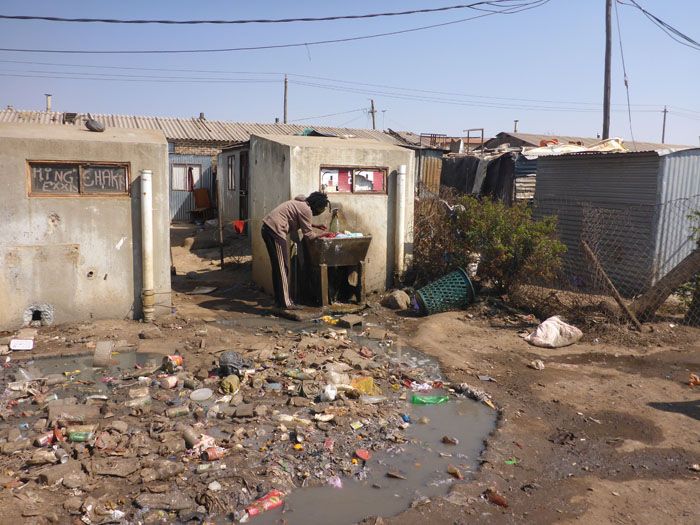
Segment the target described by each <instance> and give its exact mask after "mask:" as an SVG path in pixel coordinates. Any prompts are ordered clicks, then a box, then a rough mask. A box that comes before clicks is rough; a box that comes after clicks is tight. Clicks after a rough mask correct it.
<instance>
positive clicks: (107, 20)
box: [0, 0, 512, 25]
mask: <svg viewBox="0 0 700 525" xmlns="http://www.w3.org/2000/svg"><path fill="white" fill-rule="evenodd" d="M506 2H508V3H512V1H510V0H490V1H482V2H474V3H471V4H457V5H450V6H444V7H432V8H424V9H411V10H408V11H389V12H385V13H368V14H363V15H338V16H321V17H303V18H253V19H234V20H165V19H118V18H66V17H59V16H34V15H0V19H5V20H41V21H44V22H73V23H103V24H168V25H201V24H229V25H230V24H288V23H292V22H329V21H334V20H360V19H367V18H382V17H391V16H405V15H415V14H425V13H438V12H443V11H455V10H458V9H476V8H477V7H478V6H480V5H494V4H503V3H506Z"/></svg>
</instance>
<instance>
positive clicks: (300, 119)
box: [289, 108, 367, 122]
mask: <svg viewBox="0 0 700 525" xmlns="http://www.w3.org/2000/svg"><path fill="white" fill-rule="evenodd" d="M358 111H367V109H366V108H358V109H351V110H349V111H340V112H338V113H328V114H327V115H316V116H315V117H304V118H295V119H294V120H290V121H289V122H300V121H302V120H314V119H318V118H326V117H335V116H337V115H347V114H349V113H357V112H358Z"/></svg>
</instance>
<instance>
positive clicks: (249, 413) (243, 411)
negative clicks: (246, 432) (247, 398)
mask: <svg viewBox="0 0 700 525" xmlns="http://www.w3.org/2000/svg"><path fill="white" fill-rule="evenodd" d="M254 414H255V406H254V405H253V404H252V403H243V404H241V405H238V406H237V407H236V417H253V415H254Z"/></svg>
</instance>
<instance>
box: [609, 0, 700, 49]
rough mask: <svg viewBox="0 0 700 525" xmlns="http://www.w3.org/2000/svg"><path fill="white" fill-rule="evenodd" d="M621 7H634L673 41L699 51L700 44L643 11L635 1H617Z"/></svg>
mask: <svg viewBox="0 0 700 525" xmlns="http://www.w3.org/2000/svg"><path fill="white" fill-rule="evenodd" d="M617 2H619V3H620V4H622V5H626V6H629V7H634V8H636V9H638V10H639V11H641V12H642V13H643V14H644V16H646V17H647V18H648V19H649V20H651V22H652V23H653V24H654V25H655V26H656V27H658V28H659V29H661V30H662V31H663V32H664V33H666V34H667V35H668V36H669V37H671V38H672V39H673V40H675V41H676V42H678V43H679V44H681V45H684V46H686V47H689V48H691V49H695V50H696V51H700V42H698V41H697V40H694V39H692V38H691V37H689V36H688V35H686V34H685V33H682V32H681V31H680V30H678V29H676V28H675V27H673V26H672V25H671V24H668V23H667V22H664V21H663V20H661V19H660V18H659V17H658V16H656V15H654V14H652V13H650V12H649V11H647V10H646V9H644V8H643V7H642V6H641V5H639V4H638V3H637V2H636V1H635V0H629V2H630V3H625V2H622V0H617Z"/></svg>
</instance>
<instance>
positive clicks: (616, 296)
mask: <svg viewBox="0 0 700 525" xmlns="http://www.w3.org/2000/svg"><path fill="white" fill-rule="evenodd" d="M581 246H582V247H583V252H584V253H585V254H586V257H588V260H589V261H591V264H592V265H593V267H594V268H595V270H596V272H598V274H599V275H600V276H601V277H602V278H603V282H604V283H605V286H606V287H607V288H608V291H609V292H610V294H611V295H612V296H613V298H614V299H615V301H617V304H619V305H620V308H622V311H623V312H625V314H626V315H627V317H628V318H629V320H630V321H632V323H633V324H634V326H636V327H637V330H639V331H640V332H641V331H642V324H641V323H640V322H639V319H637V317H636V316H635V315H634V313H632V311H631V310H630V309H629V308H628V307H627V305H626V304H625V302H624V301H623V300H622V296H620V293H619V292H618V291H617V288H615V285H614V284H613V282H612V281H611V280H610V278H609V277H608V274H607V273H605V269H604V268H603V266H602V265H601V264H600V261H599V260H598V257H596V255H595V253H593V250H591V247H590V246H588V243H587V242H586V241H581Z"/></svg>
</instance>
